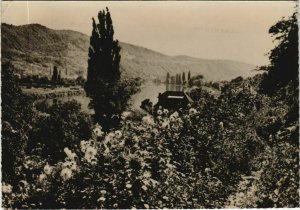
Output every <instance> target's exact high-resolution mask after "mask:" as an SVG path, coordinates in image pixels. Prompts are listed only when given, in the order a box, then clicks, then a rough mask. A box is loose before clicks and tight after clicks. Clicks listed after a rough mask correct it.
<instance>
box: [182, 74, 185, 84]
mask: <svg viewBox="0 0 300 210" xmlns="http://www.w3.org/2000/svg"><path fill="white" fill-rule="evenodd" d="M184 83H185V73H184V72H182V84H184Z"/></svg>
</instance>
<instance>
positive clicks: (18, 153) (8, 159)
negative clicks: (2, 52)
mask: <svg viewBox="0 0 300 210" xmlns="http://www.w3.org/2000/svg"><path fill="white" fill-rule="evenodd" d="M1 67H2V71H1V79H2V86H1V92H2V94H1V96H2V103H1V106H2V112H1V113H2V119H1V120H2V130H1V142H2V160H3V161H2V172H3V173H2V177H3V180H4V181H12V180H13V179H15V178H16V177H15V176H16V174H15V167H16V166H17V165H18V164H20V162H21V161H22V160H23V156H24V154H25V152H24V149H25V147H26V144H27V140H28V137H27V135H26V133H27V131H28V130H30V129H31V126H30V124H31V122H32V120H33V116H34V113H33V112H32V110H31V100H30V99H29V98H28V97H26V96H25V95H24V94H23V93H22V91H21V89H20V88H19V86H18V85H17V83H16V78H15V76H14V74H13V66H12V65H11V64H10V63H5V64H3V63H2V65H1ZM16 148H18V149H16Z"/></svg>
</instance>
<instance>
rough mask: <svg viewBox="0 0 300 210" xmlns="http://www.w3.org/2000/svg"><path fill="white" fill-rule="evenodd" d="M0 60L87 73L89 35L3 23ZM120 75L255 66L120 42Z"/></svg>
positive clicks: (221, 71)
mask: <svg viewBox="0 0 300 210" xmlns="http://www.w3.org/2000/svg"><path fill="white" fill-rule="evenodd" d="M1 39H2V40H1V41H2V48H1V50H2V61H11V62H12V63H13V64H14V66H15V67H16V69H17V71H18V72H19V73H24V74H40V75H45V76H49V75H50V69H51V68H52V67H53V66H54V65H56V66H58V69H60V70H62V76H63V77H77V76H78V75H84V76H85V75H86V69H87V58H88V56H87V55H88V47H89V37H88V36H87V35H85V34H82V33H79V32H76V31H71V30H53V29H49V28H47V27H45V26H42V25H39V24H30V25H23V26H14V25H8V24H5V23H3V24H2V34H1ZM121 47H122V50H121V70H122V75H123V76H133V77H137V76H139V77H142V78H144V79H150V78H163V77H165V75H166V73H167V72H169V73H170V74H171V75H174V74H176V73H179V72H182V71H185V72H187V71H189V70H190V71H191V74H192V75H196V74H203V75H204V77H205V78H207V79H208V80H228V79H232V78H235V77H237V76H244V77H247V76H251V75H253V74H254V73H253V72H251V71H250V70H252V69H254V66H252V65H249V64H245V63H241V62H236V61H228V60H208V59H198V58H192V57H188V56H167V55H164V54H161V53H158V52H155V51H153V50H149V49H146V48H143V47H139V46H135V45H132V44H127V43H121Z"/></svg>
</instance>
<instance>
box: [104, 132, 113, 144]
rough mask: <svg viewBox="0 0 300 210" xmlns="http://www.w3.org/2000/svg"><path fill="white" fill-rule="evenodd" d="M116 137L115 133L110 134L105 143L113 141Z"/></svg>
mask: <svg viewBox="0 0 300 210" xmlns="http://www.w3.org/2000/svg"><path fill="white" fill-rule="evenodd" d="M114 137H115V134H114V133H109V134H107V136H106V137H105V141H106V142H109V141H111V140H112V139H113V138H114Z"/></svg>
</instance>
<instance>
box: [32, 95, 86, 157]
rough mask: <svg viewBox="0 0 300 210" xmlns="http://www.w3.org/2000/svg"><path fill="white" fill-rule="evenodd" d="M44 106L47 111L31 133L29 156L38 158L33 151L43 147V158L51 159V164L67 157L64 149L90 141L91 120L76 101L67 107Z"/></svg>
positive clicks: (41, 151) (38, 119) (67, 103)
mask: <svg viewBox="0 0 300 210" xmlns="http://www.w3.org/2000/svg"><path fill="white" fill-rule="evenodd" d="M42 105H43V104H40V106H42ZM44 105H45V106H46V107H44V108H43V107H40V110H43V111H44V114H43V115H40V116H39V117H38V118H37V120H36V123H35V124H33V125H32V127H33V129H32V131H31V132H30V133H29V142H28V147H27V154H34V153H35V152H31V150H32V148H37V147H40V149H41V150H40V153H39V155H41V156H42V157H43V158H48V157H49V160H50V161H57V160H59V159H61V158H62V157H63V148H64V147H66V146H69V145H76V144H78V142H79V141H80V139H85V138H89V136H90V132H89V128H90V126H91V118H90V117H89V115H88V114H85V113H83V112H81V111H80V109H81V105H80V104H79V103H78V102H77V101H75V100H73V101H68V102H66V103H61V102H60V101H58V102H56V103H54V104H53V105H52V106H48V105H47V104H44ZM58 139H59V141H58ZM69 147H70V146H69ZM71 148H72V147H71Z"/></svg>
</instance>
